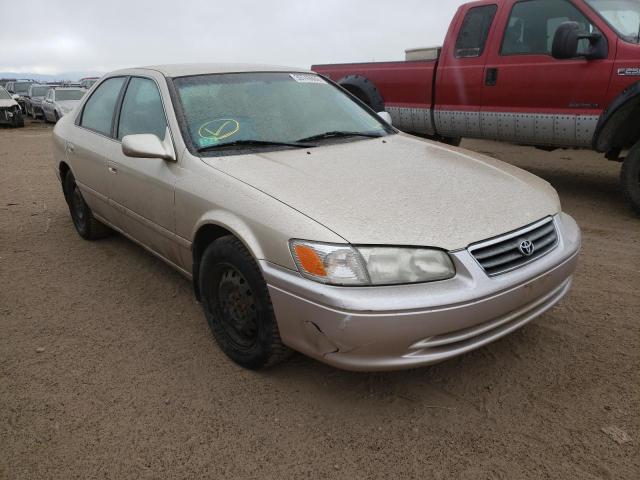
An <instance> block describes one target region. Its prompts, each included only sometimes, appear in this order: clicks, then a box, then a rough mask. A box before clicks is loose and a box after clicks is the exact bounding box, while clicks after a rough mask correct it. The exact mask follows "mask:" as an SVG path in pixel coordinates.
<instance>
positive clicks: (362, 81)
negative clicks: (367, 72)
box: [337, 75, 384, 112]
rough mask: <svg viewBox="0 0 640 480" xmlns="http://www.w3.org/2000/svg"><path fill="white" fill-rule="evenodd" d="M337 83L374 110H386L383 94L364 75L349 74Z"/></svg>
mask: <svg viewBox="0 0 640 480" xmlns="http://www.w3.org/2000/svg"><path fill="white" fill-rule="evenodd" d="M337 83H338V85H340V86H341V87H342V88H344V89H345V90H347V91H348V92H349V93H351V94H352V95H353V96H355V97H356V98H357V99H358V100H360V101H361V102H363V103H365V104H366V105H367V106H368V107H369V108H371V109H372V110H373V111H374V112H383V111H384V98H382V94H381V93H380V92H379V91H378V89H377V88H376V86H375V84H374V83H373V82H372V81H371V80H369V79H368V78H367V77H365V76H363V75H347V76H346V77H344V78H341V79H340V80H338V82H337Z"/></svg>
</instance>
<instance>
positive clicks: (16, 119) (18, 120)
mask: <svg viewBox="0 0 640 480" xmlns="http://www.w3.org/2000/svg"><path fill="white" fill-rule="evenodd" d="M12 126H13V127H15V128H19V127H24V117H23V116H22V112H21V111H20V110H16V112H15V113H14V114H13V123H12Z"/></svg>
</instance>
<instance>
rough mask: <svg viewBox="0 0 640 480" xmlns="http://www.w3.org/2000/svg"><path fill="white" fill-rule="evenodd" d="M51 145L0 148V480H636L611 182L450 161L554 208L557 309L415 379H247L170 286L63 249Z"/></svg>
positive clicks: (100, 255) (599, 172)
mask: <svg viewBox="0 0 640 480" xmlns="http://www.w3.org/2000/svg"><path fill="white" fill-rule="evenodd" d="M50 134H51V127H50V126H45V125H42V124H40V123H32V124H29V125H28V126H27V127H26V128H24V129H20V130H11V129H1V128H0V478H3V479H4V478H6V479H31V478H60V479H70V478H83V479H85V478H202V477H204V476H206V477H210V478H215V477H218V478H251V477H253V478H385V479H396V478H420V479H423V478H436V479H440V478H462V479H479V478H504V479H514V478H518V479H519V478H558V479H574V478H575V479H595V478H605V479H622V478H627V479H636V478H640V455H639V447H638V446H639V445H640V419H639V415H640V414H639V412H640V381H639V380H640V377H639V375H638V371H639V367H640V327H639V320H640V296H638V286H639V285H640V219H639V218H637V217H635V216H634V215H633V214H632V212H631V210H630V209H629V208H628V207H627V206H626V205H625V203H624V201H623V199H622V196H621V194H620V191H619V190H618V184H617V176H618V173H619V165H617V164H615V163H610V162H607V161H606V160H604V159H602V158H601V157H600V156H598V155H595V154H592V153H588V152H586V153H585V152H574V151H557V152H552V153H546V152H541V151H537V150H534V149H530V148H520V147H515V146H508V145H499V144H495V143H491V142H480V141H473V142H465V144H464V146H466V147H468V148H471V149H475V150H478V151H482V152H484V153H488V154H489V155H493V156H495V157H498V158H501V159H505V160H508V161H510V162H512V163H514V164H516V165H518V166H521V167H523V168H526V169H528V170H530V171H532V172H534V173H536V174H538V175H540V176H542V177H544V178H545V179H547V180H548V181H550V182H551V183H552V184H553V185H554V186H555V187H556V188H557V189H558V191H559V192H560V196H561V198H562V201H563V205H564V208H565V209H566V211H567V212H569V213H570V214H572V215H574V216H575V218H576V219H577V220H578V222H579V223H580V225H581V226H582V229H583V232H584V250H583V254H582V257H581V262H580V266H579V269H578V272H577V275H576V278H575V285H574V288H573V291H572V293H571V295H570V296H569V297H568V298H566V300H565V301H563V302H562V303H561V305H559V306H557V307H556V308H554V309H552V310H551V311H550V312H548V313H547V314H545V315H544V316H543V317H541V318H539V319H538V320H537V321H535V322H534V323H532V324H530V325H529V326H527V327H525V328H524V329H522V330H520V331H518V332H516V333H515V334H512V335H511V336H509V337H508V338H505V339H503V340H501V341H499V342H497V343H495V344H492V345H491V346H489V347H487V348H483V349H481V350H478V351H476V352H473V353H471V354H468V355H465V356H463V357H461V358H459V359H456V360H453V361H449V362H446V363H443V364H439V365H436V366H434V367H431V368H424V369H419V370H414V371H408V372H400V373H388V374H357V373H348V372H343V371H339V370H335V369H332V368H330V367H327V366H324V365H322V364H320V363H317V362H315V361H313V360H310V359H308V358H305V357H303V356H296V357H294V358H293V359H292V360H291V361H289V362H288V363H286V364H284V365H282V366H281V367H278V368H276V369H273V370H270V371H266V372H261V373H252V372H248V371H244V370H242V369H240V368H238V367H236V366H235V365H234V364H232V363H231V362H230V361H228V360H227V359H226V357H225V356H224V355H223V354H222V353H221V352H220V350H219V349H218V348H217V347H216V345H215V343H214V341H213V339H212V337H211V335H210V333H209V330H208V327H207V325H206V323H205V320H204V317H203V315H202V313H201V309H200V306H199V305H198V304H196V303H195V301H194V298H193V295H192V293H191V286H190V284H189V283H188V282H187V281H186V280H185V279H184V278H183V277H181V276H180V275H179V274H177V273H175V272H174V271H172V270H170V269H169V268H168V267H166V266H165V265H164V264H162V263H161V262H159V261H158V260H156V259H155V258H154V257H152V256H151V255H149V254H147V253H146V252H145V251H143V250H142V249H141V248H139V247H137V246H135V245H134V244H132V243H131V242H129V241H127V240H125V239H124V238H122V237H120V236H113V237H111V238H109V239H107V240H104V241H99V242H93V243H91V242H86V241H83V240H81V239H80V238H79V237H78V235H77V234H76V233H75V231H74V229H73V226H72V224H71V221H70V219H69V215H68V211H67V209H66V205H65V204H64V202H63V198H62V195H61V192H60V188H59V185H58V184H57V183H56V181H55V178H54V176H53V173H52V169H51V165H52V157H51V154H50V153H49V152H50Z"/></svg>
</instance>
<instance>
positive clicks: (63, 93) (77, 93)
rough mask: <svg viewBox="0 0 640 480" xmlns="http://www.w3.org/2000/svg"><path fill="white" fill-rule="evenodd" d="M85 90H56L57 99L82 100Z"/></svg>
mask: <svg viewBox="0 0 640 480" xmlns="http://www.w3.org/2000/svg"><path fill="white" fill-rule="evenodd" d="M84 93H85V91H84V90H80V89H78V90H56V101H58V102H60V101H64V100H80V99H81V98H82V97H83V96H84Z"/></svg>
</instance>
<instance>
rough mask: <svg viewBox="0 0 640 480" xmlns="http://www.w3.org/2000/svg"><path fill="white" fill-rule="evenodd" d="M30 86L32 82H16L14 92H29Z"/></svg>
mask: <svg viewBox="0 0 640 480" xmlns="http://www.w3.org/2000/svg"><path fill="white" fill-rule="evenodd" d="M30 86H31V82H16V83H14V84H13V91H14V93H27V92H28V91H29V87H30Z"/></svg>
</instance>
